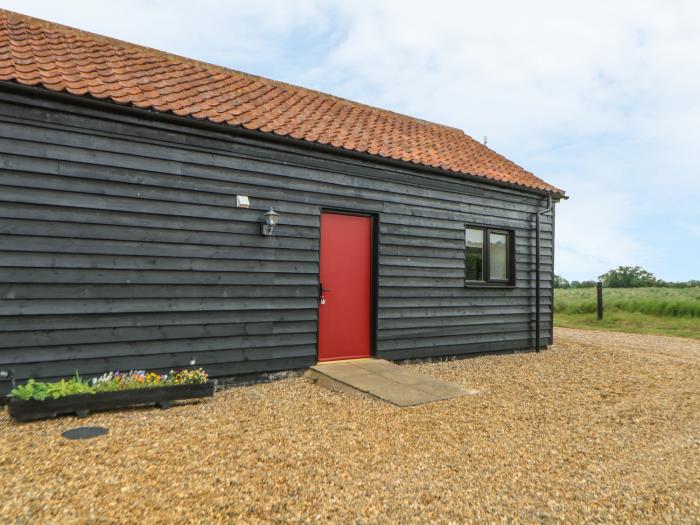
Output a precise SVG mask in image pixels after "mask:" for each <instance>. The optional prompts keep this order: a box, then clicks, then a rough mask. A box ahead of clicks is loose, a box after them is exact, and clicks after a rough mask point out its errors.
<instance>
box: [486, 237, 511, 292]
mask: <svg viewBox="0 0 700 525" xmlns="http://www.w3.org/2000/svg"><path fill="white" fill-rule="evenodd" d="M489 278H490V279H491V280H496V281H507V280H508V234H507V233H505V232H495V231H490V232H489Z"/></svg>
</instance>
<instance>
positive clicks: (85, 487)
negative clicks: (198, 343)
mask: <svg viewBox="0 0 700 525" xmlns="http://www.w3.org/2000/svg"><path fill="white" fill-rule="evenodd" d="M556 336H557V343H556V345H555V346H554V347H553V348H552V349H550V350H548V351H544V352H541V353H539V354H535V353H528V354H515V355H501V356H485V357H477V358H471V359H463V360H457V361H448V362H440V363H424V364H418V365H408V366H411V367H413V368H415V369H418V370H420V371H422V372H424V373H426V374H430V375H432V376H434V377H437V378H440V379H445V380H448V381H454V382H456V383H459V384H462V385H464V386H465V387H466V388H477V389H479V390H481V392H482V393H481V394H480V395H477V396H470V397H466V398H461V399H455V400H451V401H444V402H440V403H436V404H430V405H423V406H419V407H415V408H408V409H406V408H404V409H400V408H396V407H394V406H391V405H387V404H383V403H381V402H378V401H375V400H372V399H364V398H355V397H351V396H347V395H344V394H338V393H334V392H330V391H327V390H323V389H321V388H320V387H317V386H314V385H312V384H311V383H309V382H308V381H307V380H306V379H303V378H296V379H288V380H284V381H279V382H276V383H272V384H267V385H258V386H254V387H246V388H238V389H234V390H228V391H225V392H221V393H219V394H217V395H216V397H215V398H214V400H209V401H206V402H204V403H199V404H189V405H182V406H177V407H175V408H172V409H170V410H166V411H160V410H157V409H155V410H154V409H148V410H143V409H141V410H130V411H119V412H113V413H109V414H105V413H103V414H98V415H94V416H92V417H90V418H89V419H88V420H86V421H85V420H77V419H74V418H62V419H57V420H53V421H48V422H40V423H30V424H21V425H20V424H14V423H11V422H10V421H9V419H8V417H7V413H6V412H5V411H2V412H0V495H1V496H0V523H49V522H50V523H114V522H124V523H186V522H198V523H199V522H201V523H220V522H221V523H248V522H297V521H302V522H303V521H320V522H334V523H379V522H384V523H387V522H393V523H396V522H450V521H452V522H460V523H462V522H466V521H482V522H483V521H488V522H493V521H498V520H506V521H516V522H542V521H544V522H550V521H551V522H560V521H562V522H584V521H588V522H601V521H618V522H622V521H625V522H637V523H640V522H645V523H649V522H673V523H698V516H700V341H692V340H685V339H676V338H668V337H657V336H640V335H630V334H616V333H610V332H604V333H603V332H587V331H581V330H569V329H559V330H558V331H557V334H556ZM76 424H91V425H104V426H107V427H109V429H110V433H109V434H108V435H106V436H103V437H100V438H97V439H95V440H92V441H67V440H65V439H63V438H61V437H60V435H59V434H60V432H61V431H63V430H66V429H68V428H70V427H73V426H75V425H76Z"/></svg>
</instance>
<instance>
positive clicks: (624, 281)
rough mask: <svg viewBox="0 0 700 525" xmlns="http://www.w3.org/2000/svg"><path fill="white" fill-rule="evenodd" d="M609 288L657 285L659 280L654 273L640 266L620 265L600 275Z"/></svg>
mask: <svg viewBox="0 0 700 525" xmlns="http://www.w3.org/2000/svg"><path fill="white" fill-rule="evenodd" d="M599 279H600V280H601V281H603V284H604V285H605V286H607V287H608V288H638V287H642V286H656V285H657V284H658V283H659V281H658V279H657V278H656V277H654V274H652V273H651V272H648V271H646V270H645V269H644V268H641V267H640V266H619V267H618V268H616V269H615V270H610V271H608V272H606V273H604V274H603V275H601V276H600V277H599Z"/></svg>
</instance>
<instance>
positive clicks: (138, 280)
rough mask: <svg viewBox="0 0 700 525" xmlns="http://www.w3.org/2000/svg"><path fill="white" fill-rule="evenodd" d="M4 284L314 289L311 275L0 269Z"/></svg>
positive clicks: (155, 270) (87, 269)
mask: <svg viewBox="0 0 700 525" xmlns="http://www.w3.org/2000/svg"><path fill="white" fill-rule="evenodd" d="M2 279H3V281H4V282H6V283H74V284H109V283H115V284H118V283H122V284H144V285H145V284H201V285H214V284H220V285H226V284H243V285H263V286H264V285H270V284H272V285H280V286H282V285H285V286H315V285H317V284H318V275H317V274H313V273H308V274H299V273H289V274H286V273H281V272H274V273H261V272H250V273H248V272H241V271H237V272H228V271H219V272H214V271H207V272H199V271H187V270H182V271H170V270H157V269H150V270H105V269H92V268H79V269H71V268H20V267H4V268H2Z"/></svg>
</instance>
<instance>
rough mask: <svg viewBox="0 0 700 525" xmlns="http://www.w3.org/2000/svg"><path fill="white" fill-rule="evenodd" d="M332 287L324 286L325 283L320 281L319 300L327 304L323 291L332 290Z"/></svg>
mask: <svg viewBox="0 0 700 525" xmlns="http://www.w3.org/2000/svg"><path fill="white" fill-rule="evenodd" d="M330 291H331V289H330V288H324V287H323V283H321V282H319V283H318V300H319V302H320V303H321V304H326V298H325V297H323V292H330Z"/></svg>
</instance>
